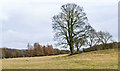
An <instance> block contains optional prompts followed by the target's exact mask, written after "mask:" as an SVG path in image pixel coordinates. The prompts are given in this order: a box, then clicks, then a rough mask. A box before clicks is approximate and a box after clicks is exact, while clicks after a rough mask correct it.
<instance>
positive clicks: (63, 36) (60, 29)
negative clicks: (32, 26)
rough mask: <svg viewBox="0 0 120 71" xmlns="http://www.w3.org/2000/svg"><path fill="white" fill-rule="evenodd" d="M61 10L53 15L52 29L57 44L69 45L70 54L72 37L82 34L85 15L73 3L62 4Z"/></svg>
mask: <svg viewBox="0 0 120 71" xmlns="http://www.w3.org/2000/svg"><path fill="white" fill-rule="evenodd" d="M61 10H62V12H60V13H59V14H58V15H55V16H53V18H52V22H53V26H52V27H53V30H54V31H55V32H56V33H55V39H56V40H57V41H58V44H59V45H61V46H64V47H68V46H69V47H70V51H71V54H74V44H75V42H74V39H75V38H76V37H82V35H84V30H85V29H84V28H85V24H86V23H87V17H86V14H85V12H84V11H83V7H80V6H78V5H76V4H74V3H68V4H65V5H62V7H61Z"/></svg>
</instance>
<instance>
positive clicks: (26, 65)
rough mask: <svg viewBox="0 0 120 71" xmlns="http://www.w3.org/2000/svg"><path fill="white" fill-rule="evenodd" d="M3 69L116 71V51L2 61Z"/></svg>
mask: <svg viewBox="0 0 120 71" xmlns="http://www.w3.org/2000/svg"><path fill="white" fill-rule="evenodd" d="M2 64H3V65H2V67H3V69H117V68H118V52H117V49H108V50H100V51H93V52H87V53H81V54H76V55H73V56H68V55H67V54H64V55H55V56H43V57H25V58H9V59H2Z"/></svg>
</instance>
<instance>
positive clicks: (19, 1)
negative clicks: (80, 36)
mask: <svg viewBox="0 0 120 71" xmlns="http://www.w3.org/2000/svg"><path fill="white" fill-rule="evenodd" d="M67 3H75V4H77V5H79V6H82V7H83V8H84V12H85V13H86V16H87V17H88V22H89V23H90V24H91V26H92V27H93V28H94V29H96V31H104V32H109V33H110V34H111V35H112V36H113V40H115V41H118V0H1V1H0V29H1V31H0V39H1V40H0V42H1V43H0V47H8V48H14V49H26V48H27V44H28V43H30V44H32V45H33V44H34V43H35V42H38V43H40V44H41V45H47V44H52V45H53V46H54V43H55V41H54V40H53V35H54V33H53V29H52V17H53V16H54V15H57V14H58V13H59V12H61V9H60V7H61V6H62V5H64V4H67ZM54 48H56V47H55V46H54Z"/></svg>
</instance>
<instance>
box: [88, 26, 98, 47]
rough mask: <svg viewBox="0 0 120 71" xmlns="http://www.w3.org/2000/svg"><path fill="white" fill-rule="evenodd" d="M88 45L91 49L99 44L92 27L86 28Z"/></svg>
mask: <svg viewBox="0 0 120 71" xmlns="http://www.w3.org/2000/svg"><path fill="white" fill-rule="evenodd" d="M86 36H87V42H86V43H87V45H88V46H89V47H90V48H91V47H92V46H94V45H96V44H97V43H98V38H97V34H96V31H95V29H93V27H92V26H90V25H87V26H86Z"/></svg>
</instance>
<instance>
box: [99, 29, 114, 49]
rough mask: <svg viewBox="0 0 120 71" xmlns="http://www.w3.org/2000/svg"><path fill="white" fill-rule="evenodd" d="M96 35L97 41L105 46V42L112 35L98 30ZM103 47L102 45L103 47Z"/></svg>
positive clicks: (110, 38)
mask: <svg viewBox="0 0 120 71" xmlns="http://www.w3.org/2000/svg"><path fill="white" fill-rule="evenodd" d="M97 37H98V39H99V42H101V43H102V44H103V45H104V46H105V47H106V44H107V43H108V41H110V40H112V35H111V34H110V33H108V32H102V31H99V32H98V33H97ZM103 49H104V47H103Z"/></svg>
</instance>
